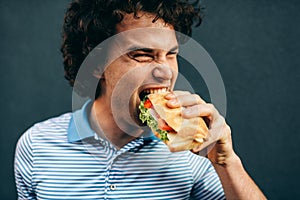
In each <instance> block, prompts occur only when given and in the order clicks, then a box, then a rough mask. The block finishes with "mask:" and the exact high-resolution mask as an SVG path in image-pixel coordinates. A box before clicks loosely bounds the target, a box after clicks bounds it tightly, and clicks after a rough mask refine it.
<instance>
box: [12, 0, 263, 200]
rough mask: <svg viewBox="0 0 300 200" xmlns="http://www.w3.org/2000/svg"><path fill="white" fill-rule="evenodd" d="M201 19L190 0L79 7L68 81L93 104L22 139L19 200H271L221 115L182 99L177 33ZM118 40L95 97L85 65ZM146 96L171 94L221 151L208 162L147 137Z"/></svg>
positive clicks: (75, 6) (97, 73) (69, 45)
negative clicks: (142, 106)
mask: <svg viewBox="0 0 300 200" xmlns="http://www.w3.org/2000/svg"><path fill="white" fill-rule="evenodd" d="M194 19H196V20H198V21H199V22H201V17H200V13H199V9H197V8H196V7H193V6H192V5H191V4H189V3H188V2H187V1H181V0H176V1H175V0H169V1H164V0H160V1H159V0H156V1H149V0H141V1H130V0H129V1H125V0H119V1H117V0H116V1H111V0H77V1H74V2H73V3H71V5H70V7H69V9H68V10H67V13H66V16H65V23H64V35H63V36H64V41H63V45H62V52H63V55H64V65H65V72H66V74H65V76H66V78H67V79H68V80H69V81H70V83H71V85H73V86H74V87H75V89H76V90H77V92H78V93H80V94H81V95H83V96H89V97H90V98H91V99H92V100H90V101H88V102H86V103H85V105H84V106H83V108H82V109H80V110H78V111H76V112H74V113H66V114H64V115H62V116H59V117H57V118H53V119H49V120H47V121H45V122H41V123H38V124H36V125H35V126H33V127H32V128H30V129H29V130H28V131H26V132H25V133H24V135H23V136H22V137H21V138H20V140H19V142H18V145H17V149H16V157H15V176H16V183H17V190H18V195H19V199H224V198H225V196H226V198H227V199H265V197H264V195H263V194H262V192H261V191H260V190H259V188H258V187H257V186H256V185H255V183H254V182H253V181H252V180H251V178H250V177H249V176H248V175H247V173H246V172H245V170H244V168H243V166H242V164H241V161H240V159H239V157H238V156H237V155H236V154H235V152H234V150H233V149H232V144H231V131H230V128H229V126H228V125H227V124H226V122H225V120H224V118H223V117H222V116H221V115H220V114H219V113H218V111H217V110H216V109H215V107H214V106H213V105H211V104H209V103H206V102H204V101H203V100H202V99H201V98H200V97H199V96H198V95H195V94H190V93H188V92H183V91H179V92H173V87H174V83H175V80H176V77H177V73H178V64H177V54H178V46H179V44H178V37H177V36H176V34H175V31H180V32H182V33H184V34H187V35H190V34H191V25H192V23H193V20H194ZM132 31H133V32H132ZM140 31H142V34H140ZM115 34H121V36H120V37H117V39H113V41H112V42H109V43H108V44H109V45H108V49H104V50H103V49H102V50H103V51H100V52H101V56H99V58H101V57H102V56H104V58H105V65H104V64H103V66H98V68H97V69H94V68H93V69H87V70H88V71H89V70H90V71H89V73H91V77H90V81H92V79H96V80H97V86H96V89H95V91H94V90H93V89H89V86H90V85H91V84H90V83H87V82H86V81H89V80H81V79H80V74H81V72H80V69H81V68H80V66H81V64H82V62H83V60H84V59H85V58H86V57H87V56H88V54H89V53H90V52H91V51H92V50H93V49H94V48H95V47H96V48H98V47H97V45H98V44H99V43H101V42H103V41H104V40H106V39H107V38H109V37H111V36H114V35H115ZM99 49H100V50H101V48H99ZM120 49H122V50H120ZM124 52H126V53H124ZM101 60H102V59H101ZM76 76H78V78H77V79H76ZM78 79H79V80H78ZM146 90H147V91H151V93H155V92H161V91H170V93H169V94H168V95H166V96H165V98H166V99H168V103H167V105H168V106H169V107H170V108H178V107H183V108H184V109H183V112H182V116H183V117H184V118H193V117H199V116H200V117H203V118H204V119H206V121H207V125H208V127H209V132H210V135H211V136H210V138H209V139H208V141H209V143H212V142H214V141H215V142H216V144H215V145H214V146H213V147H212V149H211V151H209V153H208V155H207V157H208V159H209V160H208V159H207V158H204V157H201V156H199V155H196V154H193V153H192V152H190V151H182V152H176V153H171V152H170V151H169V150H168V148H167V147H166V146H165V145H164V144H163V143H162V142H161V141H160V140H158V139H156V138H154V137H152V136H149V135H147V134H146V133H145V127H141V122H140V120H139V118H138V113H139V110H138V105H139V103H140V101H141V93H142V92H143V91H146ZM87 91H88V92H87ZM90 91H92V92H90ZM93 92H94V93H93ZM195 150H196V149H195ZM198 150H199V149H197V151H198Z"/></svg>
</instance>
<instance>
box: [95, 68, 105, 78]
mask: <svg viewBox="0 0 300 200" xmlns="http://www.w3.org/2000/svg"><path fill="white" fill-rule="evenodd" d="M93 76H94V77H95V78H97V79H105V78H104V73H103V72H102V70H100V69H99V68H97V69H95V70H94V71H93Z"/></svg>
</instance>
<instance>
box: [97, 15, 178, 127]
mask: <svg viewBox="0 0 300 200" xmlns="http://www.w3.org/2000/svg"><path fill="white" fill-rule="evenodd" d="M139 16H140V18H138V19H136V18H134V17H133V14H127V15H125V16H124V19H123V20H122V22H121V23H119V24H118V25H117V27H116V30H117V32H118V33H121V34H122V36H120V37H119V38H117V40H116V42H115V43H114V44H113V45H112V46H111V48H110V50H109V55H110V56H109V57H115V58H117V59H112V63H110V64H109V65H108V66H107V68H106V69H105V72H104V74H103V77H104V79H103V81H102V84H101V87H102V94H101V96H100V97H99V98H101V99H102V100H105V101H104V102H105V103H106V104H107V106H108V111H111V112H112V115H113V116H114V118H115V121H116V123H117V124H118V126H119V127H120V126H121V127H120V128H121V129H123V130H124V129H126V130H125V131H127V132H128V131H130V130H128V129H127V127H128V126H130V127H132V125H136V124H140V120H139V119H138V113H139V110H138V105H139V103H140V101H141V100H142V98H143V95H145V93H149V92H151V93H153V92H161V91H165V90H172V89H173V87H174V83H175V80H176V77H177V73H178V65H177V53H178V43H177V39H176V35H175V31H174V28H173V27H172V26H171V25H168V24H166V23H165V22H164V21H163V20H161V19H159V20H157V21H156V22H154V23H153V22H152V20H153V19H154V17H155V16H154V15H152V14H149V13H140V15H139ZM128 30H130V31H129V32H124V31H128ZM120 49H122V50H120ZM124 50H125V51H126V53H125V54H123V53H122V55H118V53H120V52H122V51H124Z"/></svg>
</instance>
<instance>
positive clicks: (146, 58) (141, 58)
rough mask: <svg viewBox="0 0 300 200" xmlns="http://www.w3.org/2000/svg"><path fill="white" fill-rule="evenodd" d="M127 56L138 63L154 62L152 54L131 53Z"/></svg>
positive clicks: (142, 52)
mask: <svg viewBox="0 0 300 200" xmlns="http://www.w3.org/2000/svg"><path fill="white" fill-rule="evenodd" d="M128 56H129V57H130V58H131V59H134V60H135V61H138V62H151V61H153V60H154V55H153V54H152V53H148V52H144V51H131V52H129V53H128Z"/></svg>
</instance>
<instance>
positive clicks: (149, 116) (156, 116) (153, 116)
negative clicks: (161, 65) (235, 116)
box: [139, 92, 208, 152]
mask: <svg viewBox="0 0 300 200" xmlns="http://www.w3.org/2000/svg"><path fill="white" fill-rule="evenodd" d="M167 94H168V92H162V93H155V94H149V95H147V96H145V97H144V99H143V101H141V103H140V105H139V109H140V115H139V117H140V119H141V121H142V122H143V123H144V124H146V125H147V126H148V127H150V128H151V130H152V132H153V133H154V135H155V136H156V137H158V138H159V139H161V140H162V141H163V142H164V143H165V144H166V145H167V146H168V147H169V149H170V151H171V152H177V151H184V150H191V149H194V148H199V147H200V146H201V145H202V144H203V142H204V141H205V140H206V138H207V137H208V128H207V126H206V123H205V121H204V120H203V118H201V117H194V118H190V119H186V118H183V117H182V116H181V111H182V108H181V107H180V108H169V107H168V106H167V101H168V100H167V99H165V96H166V95H167Z"/></svg>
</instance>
